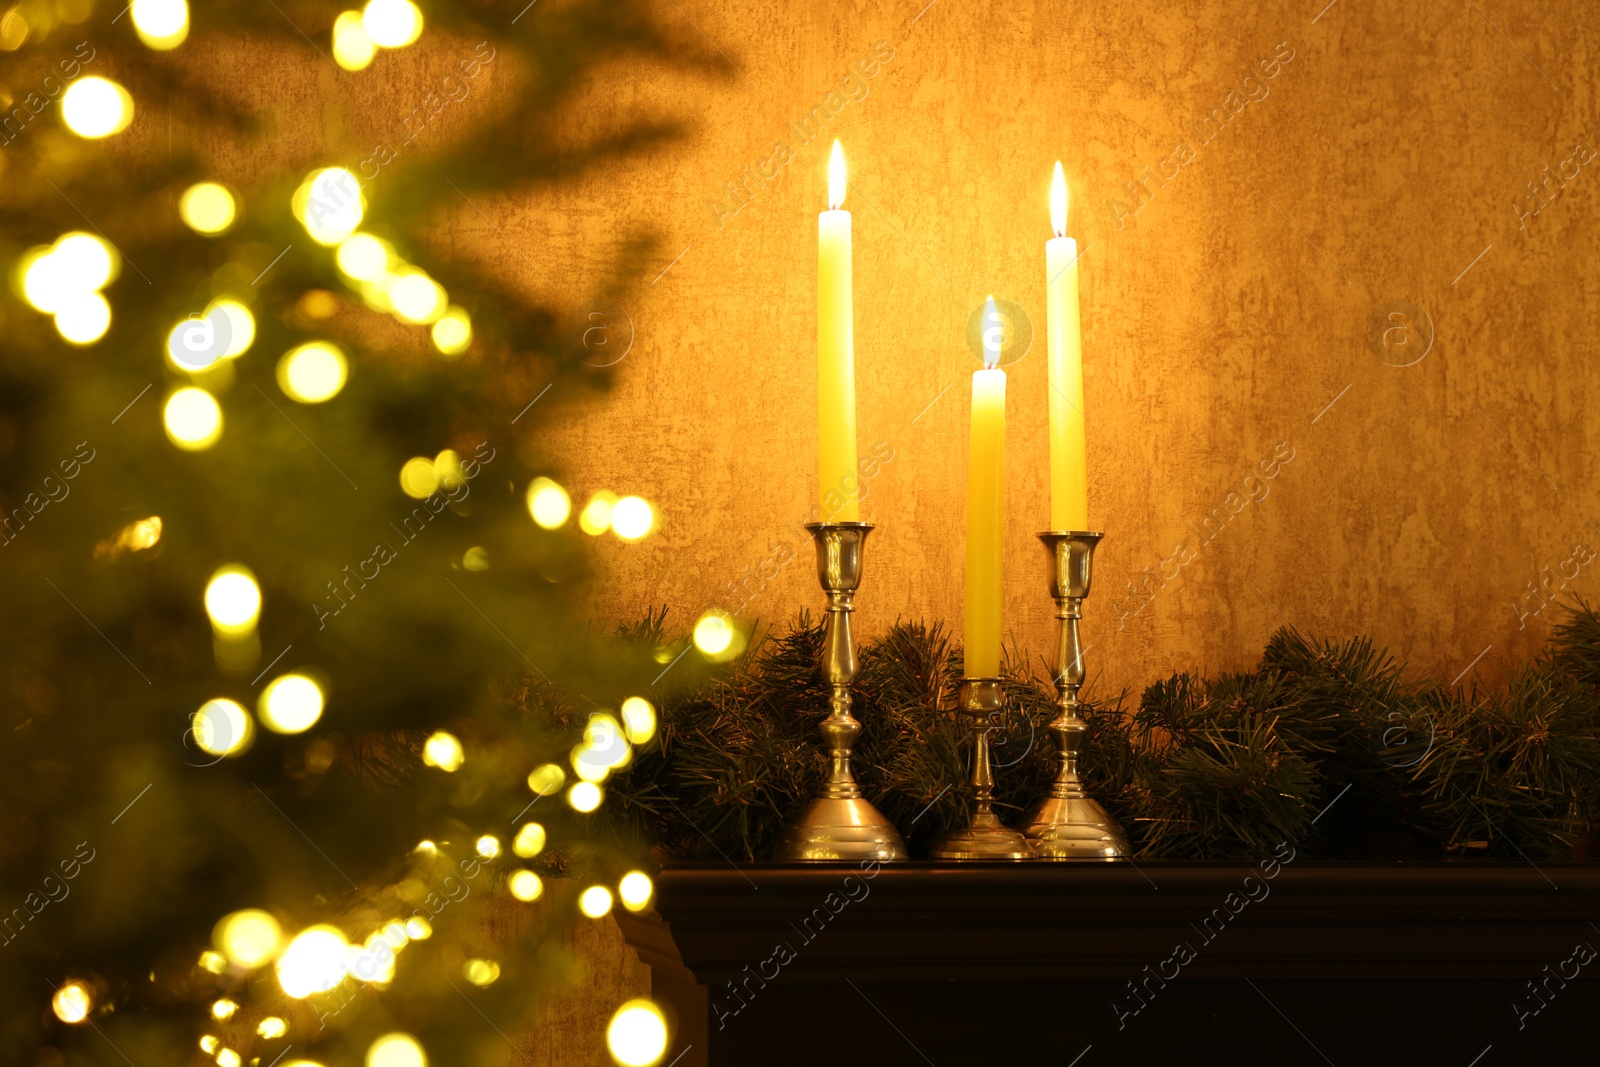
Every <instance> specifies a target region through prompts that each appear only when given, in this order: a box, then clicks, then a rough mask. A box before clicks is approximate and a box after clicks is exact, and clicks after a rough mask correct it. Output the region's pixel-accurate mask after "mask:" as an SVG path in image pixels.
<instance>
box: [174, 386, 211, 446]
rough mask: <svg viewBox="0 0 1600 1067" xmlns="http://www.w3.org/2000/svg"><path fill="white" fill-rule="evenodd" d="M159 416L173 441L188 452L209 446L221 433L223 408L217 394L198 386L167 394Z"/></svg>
mask: <svg viewBox="0 0 1600 1067" xmlns="http://www.w3.org/2000/svg"><path fill="white" fill-rule="evenodd" d="M161 418H162V422H163V423H164V424H165V425H166V428H167V436H168V437H169V438H171V440H172V443H173V444H175V445H177V446H178V447H179V448H182V449H184V450H186V451H189V452H199V451H202V450H203V449H207V448H210V447H211V446H212V445H214V444H216V443H217V438H219V437H221V436H222V408H221V407H220V406H219V405H218V404H217V398H216V397H214V396H212V395H211V394H210V393H208V392H206V391H205V390H204V389H201V388H199V387H198V386H192V385H191V386H188V387H186V388H183V389H179V390H178V391H176V392H175V393H173V394H172V395H171V396H170V397H168V398H167V406H166V407H165V408H163V409H162V412H161Z"/></svg>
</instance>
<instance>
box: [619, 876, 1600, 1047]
mask: <svg viewBox="0 0 1600 1067" xmlns="http://www.w3.org/2000/svg"><path fill="white" fill-rule="evenodd" d="M1282 855H1283V856H1285V857H1287V856H1288V855H1289V853H1288V851H1287V850H1285V851H1284V852H1283V854H1282ZM1269 875H1270V877H1269ZM619 921H620V922H621V924H622V928H623V932H624V934H625V935H626V937H627V938H628V941H629V943H630V944H631V945H632V946H633V947H634V949H635V950H636V951H637V952H638V954H639V956H640V958H641V959H642V960H643V961H644V962H645V963H647V964H649V965H650V967H651V968H652V973H653V975H654V992H655V996H656V999H657V1000H658V1001H659V1002H661V1003H662V1004H663V1005H664V1006H666V1007H667V1008H668V1009H669V1011H671V1012H672V1013H673V1014H674V1015H675V1016H676V1018H675V1024H676V1032H675V1035H674V1042H673V1048H672V1050H671V1051H670V1052H669V1053H668V1056H667V1058H666V1060H664V1061H663V1062H664V1063H666V1062H671V1061H672V1058H673V1057H674V1056H679V1055H681V1056H682V1058H681V1059H679V1060H678V1061H677V1067H695V1065H703V1064H711V1065H714V1067H725V1065H728V1067H731V1065H741V1067H742V1065H746V1064H760V1065H761V1067H780V1065H784V1064H801V1063H804V1064H807V1065H811V1067H818V1065H821V1064H856V1063H874V1064H880V1063H881V1064H900V1063H904V1064H924V1063H931V1064H934V1065H936V1067H946V1065H949V1064H965V1063H974V1064H976V1063H983V1064H991V1063H1001V1064H1004V1063H1010V1062H1013V1061H1012V1059H1011V1057H1012V1056H1021V1055H1027V1056H1030V1057H1031V1056H1040V1057H1045V1058H1044V1059H1041V1060H1040V1061H1039V1062H1047V1063H1050V1064H1056V1065H1059V1067H1069V1065H1071V1064H1073V1063H1074V1062H1080V1064H1081V1067H1095V1065H1098V1064H1113V1063H1115V1064H1143V1063H1157V1062H1161V1063H1166V1062H1169V1061H1172V1060H1174V1059H1175V1058H1177V1057H1183V1061H1184V1062H1188V1063H1197V1062H1198V1063H1205V1062H1218V1063H1221V1062H1230V1063H1271V1064H1285V1065H1287V1064H1301V1063H1305V1064H1327V1063H1333V1064H1338V1065H1341V1067H1342V1065H1344V1064H1359V1065H1360V1067H1372V1065H1373V1064H1387V1063H1395V1064H1433V1063H1441V1064H1456V1065H1459V1067H1469V1064H1473V1063H1474V1062H1475V1061H1474V1057H1478V1056H1481V1057H1482V1058H1481V1059H1480V1060H1477V1061H1476V1064H1477V1067H1495V1065H1496V1064H1512V1063H1517V1064H1521V1063H1533V1062H1543V1061H1544V1059H1545V1058H1546V1057H1551V1056H1556V1055H1562V1056H1567V1055H1573V1054H1578V1053H1584V1054H1585V1055H1586V1058H1588V1059H1592V1058H1593V1057H1594V1056H1595V1054H1596V1052H1597V1051H1600V1037H1597V1035H1600V1022H1597V1020H1600V981H1595V980H1594V979H1595V978H1597V977H1600V958H1593V959H1587V958H1586V957H1588V956H1590V955H1592V954H1593V953H1594V952H1595V951H1596V950H1597V949H1600V865H1546V866H1542V867H1534V866H1532V865H1531V864H1526V863H1522V864H1509V863H1508V864H1499V863H1489V862H1471V863H1468V862H1463V863H1459V864H1456V863H1451V864H1420V863H1313V862H1310V861H1308V860H1304V859H1300V858H1293V859H1290V860H1289V862H1286V863H1274V862H1273V861H1270V860H1268V861H1263V862H1259V863H1249V862H1239V863H1189V862H1166V863H1156V862H1152V863H1141V864H1139V865H1138V866H1133V865H1131V864H1127V863H1118V864H1105V865H1093V866H1078V865H1048V866H1047V865H1043V864H1027V865H1015V864H1007V865H944V864H927V863H912V864H898V865H884V866H881V867H878V868H877V869H876V870H870V869H869V870H866V871H863V870H861V869H859V868H858V867H857V866H855V865H837V866H834V865H827V866H806V865H777V864H760V865H752V866H747V867H742V868H735V867H733V866H732V865H729V864H725V863H724V864H716V865H710V864H707V865H685V866H676V867H669V868H667V869H666V870H663V871H662V872H661V873H660V876H659V877H658V878H657V880H656V900H655V908H654V911H653V912H650V913H646V914H644V915H619ZM1589 946H1592V947H1589ZM1574 976H1576V977H1574ZM1530 981H1531V982H1533V983H1534V986H1533V987H1530V986H1529V982H1530ZM1085 1050H1087V1051H1085ZM1080 1055H1081V1056H1082V1057H1083V1058H1082V1060H1081V1061H1075V1060H1074V1057H1078V1056H1080ZM1223 1057H1227V1058H1226V1060H1225V1059H1224V1058H1223ZM1552 1062H1553V1061H1552Z"/></svg>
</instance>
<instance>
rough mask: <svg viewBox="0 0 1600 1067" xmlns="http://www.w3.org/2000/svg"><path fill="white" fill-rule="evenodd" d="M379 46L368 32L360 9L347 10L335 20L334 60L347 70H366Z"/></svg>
mask: <svg viewBox="0 0 1600 1067" xmlns="http://www.w3.org/2000/svg"><path fill="white" fill-rule="evenodd" d="M377 54H378V46H377V45H375V44H373V43H372V38H371V37H370V36H368V34H367V27H366V22H365V20H363V19H362V17H361V12H359V11H345V12H342V13H340V15H339V17H338V18H336V19H334V20H333V61H334V62H335V63H337V64H339V66H341V67H343V68H344V69H345V70H366V69H367V67H368V66H369V65H371V63H372V57H373V56H375V55H377Z"/></svg>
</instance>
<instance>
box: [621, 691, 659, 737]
mask: <svg viewBox="0 0 1600 1067" xmlns="http://www.w3.org/2000/svg"><path fill="white" fill-rule="evenodd" d="M621 712H622V729H623V732H625V733H626V734H627V735H628V740H629V741H631V742H633V743H634V744H636V745H642V744H644V743H645V742H646V741H648V740H650V739H651V738H652V737H654V736H655V735H656V709H655V707H654V706H653V705H652V704H651V703H650V702H649V701H648V700H646V699H645V698H644V697H629V698H628V699H627V700H624V701H623V702H622V708H621Z"/></svg>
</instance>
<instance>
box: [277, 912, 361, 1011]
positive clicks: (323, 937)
mask: <svg viewBox="0 0 1600 1067" xmlns="http://www.w3.org/2000/svg"><path fill="white" fill-rule="evenodd" d="M350 955H351V953H350V945H349V944H348V943H347V942H346V941H345V939H344V933H343V932H342V931H340V930H339V929H338V927H334V926H313V927H310V928H309V929H306V930H303V931H301V932H300V934H299V936H297V937H296V938H295V939H294V940H293V941H290V942H289V947H288V948H286V949H284V950H283V955H281V956H279V957H278V964H277V973H278V985H280V986H282V987H283V991H284V992H285V993H287V994H288V995H289V996H291V997H293V998H294V999H296V1000H304V999H305V998H306V997H309V996H310V995H311V994H313V993H326V992H327V991H328V990H330V989H332V988H334V987H335V986H337V985H338V984H339V983H340V982H342V981H344V976H345V975H346V974H348V973H349V972H350Z"/></svg>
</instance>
